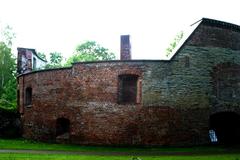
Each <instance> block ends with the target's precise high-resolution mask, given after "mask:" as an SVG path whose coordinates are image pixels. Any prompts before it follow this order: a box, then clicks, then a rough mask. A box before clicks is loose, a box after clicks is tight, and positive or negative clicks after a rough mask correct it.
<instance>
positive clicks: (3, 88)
mask: <svg viewBox="0 0 240 160" xmlns="http://www.w3.org/2000/svg"><path fill="white" fill-rule="evenodd" d="M1 33H2V34H1V40H0V68H1V69H0V107H2V108H16V58H15V57H14V56H13V54H12V50H11V45H12V40H13V38H14V37H15V34H14V33H13V32H12V29H11V27H9V26H7V27H6V28H5V29H4V30H3V31H1Z"/></svg>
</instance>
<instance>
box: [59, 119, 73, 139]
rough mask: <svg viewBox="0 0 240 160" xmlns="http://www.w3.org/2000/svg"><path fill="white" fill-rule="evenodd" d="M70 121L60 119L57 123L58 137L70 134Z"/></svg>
mask: <svg viewBox="0 0 240 160" xmlns="http://www.w3.org/2000/svg"><path fill="white" fill-rule="evenodd" d="M69 126H70V121H69V119H66V118H58V119H57V123H56V136H60V135H63V134H65V133H69Z"/></svg>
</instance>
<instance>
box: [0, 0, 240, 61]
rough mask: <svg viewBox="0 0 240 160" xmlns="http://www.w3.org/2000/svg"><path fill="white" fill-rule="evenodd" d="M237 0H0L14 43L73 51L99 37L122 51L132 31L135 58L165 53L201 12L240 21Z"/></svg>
mask: <svg viewBox="0 0 240 160" xmlns="http://www.w3.org/2000/svg"><path fill="white" fill-rule="evenodd" d="M239 6H240V2H239V1H238V0H227V1H223V0H198V1H195V0H0V22H1V24H9V25H10V26H12V27H13V30H14V32H15V33H16V39H15V41H14V42H15V43H14V47H25V48H35V49H36V50H37V51H39V52H45V53H48V52H52V51H58V52H62V53H63V54H64V56H65V57H68V56H70V55H71V54H72V53H73V52H74V49H75V47H76V45H77V44H80V43H82V42H84V41H86V40H95V41H97V42H98V43H100V44H101V45H102V46H104V47H106V48H109V49H110V50H111V51H113V52H115V53H116V56H117V57H119V50H120V49H119V48H120V35H122V34H130V35H131V41H132V55H133V58H135V59H160V58H161V57H162V56H163V55H165V49H166V48H167V47H168V45H169V43H170V42H171V41H172V39H173V38H174V36H175V35H176V34H177V33H178V32H180V31H181V30H185V29H186V28H187V27H189V26H190V25H191V24H192V23H194V22H196V21H198V20H199V19H201V18H202V17H206V18H213V19H217V20H222V21H226V22H230V23H235V24H238V25H240V17H239V15H240V11H239Z"/></svg>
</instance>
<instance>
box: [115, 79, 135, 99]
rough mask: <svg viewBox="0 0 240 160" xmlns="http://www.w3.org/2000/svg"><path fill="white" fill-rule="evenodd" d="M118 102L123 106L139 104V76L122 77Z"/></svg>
mask: <svg viewBox="0 0 240 160" xmlns="http://www.w3.org/2000/svg"><path fill="white" fill-rule="evenodd" d="M118 80H119V93H118V101H119V103H121V104H135V103H136V102H137V88H138V87H137V82H138V76H137V75H120V76H119V77H118Z"/></svg>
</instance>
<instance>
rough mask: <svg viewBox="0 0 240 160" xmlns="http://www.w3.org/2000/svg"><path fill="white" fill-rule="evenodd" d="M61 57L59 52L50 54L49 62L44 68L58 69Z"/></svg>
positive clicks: (60, 65)
mask: <svg viewBox="0 0 240 160" xmlns="http://www.w3.org/2000/svg"><path fill="white" fill-rule="evenodd" d="M62 61H63V56H62V54H61V53H60V52H51V53H50V62H49V63H48V64H47V65H46V66H45V68H59V67H62Z"/></svg>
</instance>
